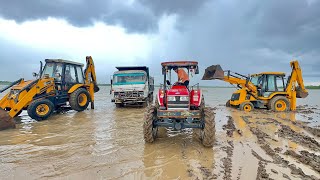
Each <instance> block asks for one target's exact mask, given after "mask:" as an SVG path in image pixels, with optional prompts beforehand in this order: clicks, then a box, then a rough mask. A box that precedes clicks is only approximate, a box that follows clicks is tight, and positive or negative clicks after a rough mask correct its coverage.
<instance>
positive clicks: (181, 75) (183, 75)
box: [172, 67, 189, 87]
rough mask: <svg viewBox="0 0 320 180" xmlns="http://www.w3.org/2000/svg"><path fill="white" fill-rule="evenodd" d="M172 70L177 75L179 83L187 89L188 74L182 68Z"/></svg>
mask: <svg viewBox="0 0 320 180" xmlns="http://www.w3.org/2000/svg"><path fill="white" fill-rule="evenodd" d="M172 69H173V70H174V71H175V72H176V73H177V75H178V81H179V83H181V84H183V85H185V86H186V87H188V85H189V76H188V74H187V73H186V72H185V71H184V70H183V69H182V68H178V67H173V68H172Z"/></svg>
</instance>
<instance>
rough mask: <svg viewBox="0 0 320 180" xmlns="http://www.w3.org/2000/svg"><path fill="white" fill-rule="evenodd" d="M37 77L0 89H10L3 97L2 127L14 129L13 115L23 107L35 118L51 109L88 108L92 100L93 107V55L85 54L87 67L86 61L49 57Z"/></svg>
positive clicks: (35, 74)
mask: <svg viewBox="0 0 320 180" xmlns="http://www.w3.org/2000/svg"><path fill="white" fill-rule="evenodd" d="M45 62H46V64H45V66H44V67H42V63H41V66H40V71H39V73H38V74H37V73H34V76H35V77H37V79H36V80H30V81H25V80H24V79H19V80H17V81H15V82H13V83H11V84H10V85H9V86H7V87H5V88H3V89H2V90H0V93H2V92H4V91H6V90H7V89H9V88H11V89H10V90H9V92H8V93H7V94H6V95H5V96H4V97H3V98H2V99H1V100H0V130H3V129H8V128H14V127H15V123H14V120H13V117H15V116H18V115H19V114H20V113H21V112H22V111H23V110H27V112H28V115H29V116H30V117H31V118H32V119H35V120H44V119H47V118H48V117H49V116H50V115H51V114H52V112H54V111H57V110H60V109H73V110H76V111H83V110H85V109H86V108H87V107H88V105H89V103H90V102H91V109H94V93H95V92H98V91H99V87H98V86H97V81H96V74H95V68H94V63H93V60H92V58H91V56H87V57H86V63H87V65H86V69H85V71H84V72H83V69H82V68H83V66H84V65H83V64H81V63H77V62H72V61H67V60H62V59H46V60H45Z"/></svg>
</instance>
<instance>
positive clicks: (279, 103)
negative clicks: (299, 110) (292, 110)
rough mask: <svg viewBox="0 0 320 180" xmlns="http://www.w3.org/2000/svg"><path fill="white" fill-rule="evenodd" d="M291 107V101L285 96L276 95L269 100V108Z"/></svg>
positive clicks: (274, 109)
mask: <svg viewBox="0 0 320 180" xmlns="http://www.w3.org/2000/svg"><path fill="white" fill-rule="evenodd" d="M289 107H290V102H289V100H288V98H286V97H284V96H275V97H273V98H272V99H271V100H270V101H269V102H268V109H271V110H273V111H278V112H281V111H288V110H289Z"/></svg>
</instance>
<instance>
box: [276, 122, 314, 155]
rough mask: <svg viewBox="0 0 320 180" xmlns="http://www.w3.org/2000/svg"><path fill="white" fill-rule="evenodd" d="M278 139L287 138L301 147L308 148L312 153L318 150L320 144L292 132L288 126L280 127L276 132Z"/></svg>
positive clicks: (301, 134) (308, 137)
mask: <svg viewBox="0 0 320 180" xmlns="http://www.w3.org/2000/svg"><path fill="white" fill-rule="evenodd" d="M278 135H279V137H284V138H288V139H290V140H291V141H293V142H296V143H298V144H300V145H302V146H305V147H309V148H310V149H312V150H314V151H319V150H320V144H319V143H318V141H316V140H315V139H314V138H312V137H310V136H307V135H304V134H303V133H298V132H296V131H294V130H292V129H291V128H290V127H289V126H286V125H281V129H279V131H278Z"/></svg>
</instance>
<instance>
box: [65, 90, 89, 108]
mask: <svg viewBox="0 0 320 180" xmlns="http://www.w3.org/2000/svg"><path fill="white" fill-rule="evenodd" d="M89 102H90V94H89V92H88V91H87V90H86V89H84V88H79V89H77V90H75V91H74V92H73V93H71V95H70V99H69V103H70V106H71V109H73V110H76V111H78V112H80V111H84V110H85V109H87V107H88V105H89Z"/></svg>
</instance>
